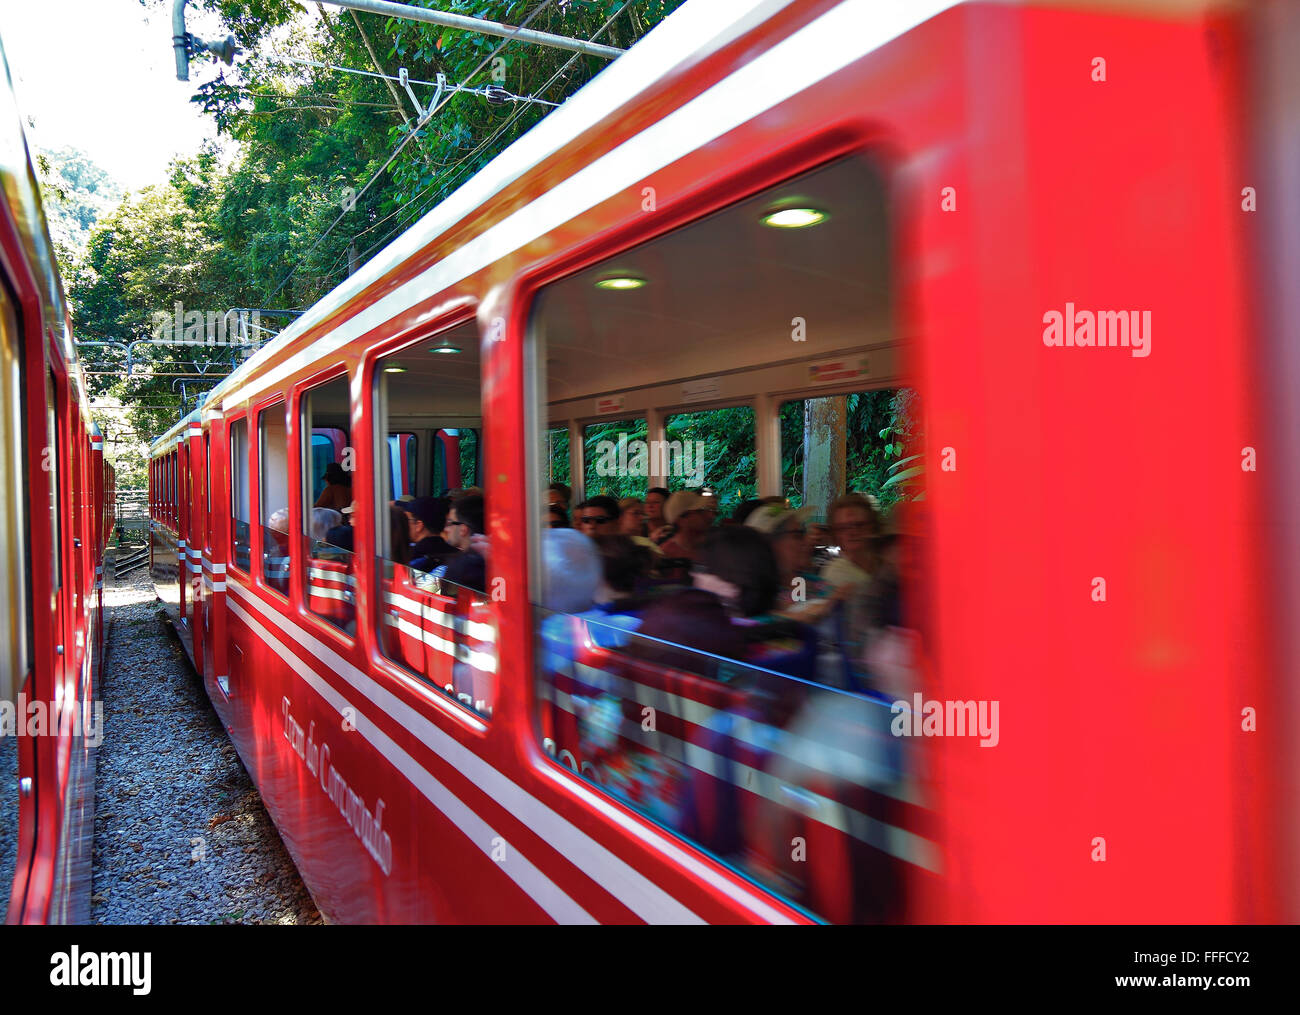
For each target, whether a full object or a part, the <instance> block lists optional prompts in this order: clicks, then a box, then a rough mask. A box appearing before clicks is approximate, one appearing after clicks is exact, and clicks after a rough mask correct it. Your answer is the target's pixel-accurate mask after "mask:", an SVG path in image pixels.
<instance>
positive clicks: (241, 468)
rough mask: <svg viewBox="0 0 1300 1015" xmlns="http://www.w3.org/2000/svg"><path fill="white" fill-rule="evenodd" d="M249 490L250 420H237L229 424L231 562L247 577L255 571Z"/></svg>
mask: <svg viewBox="0 0 1300 1015" xmlns="http://www.w3.org/2000/svg"><path fill="white" fill-rule="evenodd" d="M249 488H250V487H249V482H248V420H246V419H237V420H235V421H234V422H233V423H231V424H230V518H231V523H230V560H231V563H232V565H233V566H234V567H237V568H239V570H241V571H243V572H244V573H245V574H249V573H251V572H252V570H253V569H252V567H251V566H250V563H249V561H250V558H251V556H252V552H253V551H252V541H251V536H250V533H249V524H250V522H251V521H252V518H253V513H252V509H251V508H250V506H249V505H250V501H251V498H250V497H249Z"/></svg>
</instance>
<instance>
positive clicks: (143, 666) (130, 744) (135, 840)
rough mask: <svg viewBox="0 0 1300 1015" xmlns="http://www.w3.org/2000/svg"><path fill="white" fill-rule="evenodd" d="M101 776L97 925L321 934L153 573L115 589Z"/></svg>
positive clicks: (108, 592)
mask: <svg viewBox="0 0 1300 1015" xmlns="http://www.w3.org/2000/svg"><path fill="white" fill-rule="evenodd" d="M104 570H105V572H106V578H105V582H104V584H105V596H106V598H105V605H106V607H110V608H111V609H112V610H113V621H112V627H111V629H110V632H109V647H108V656H107V659H106V660H105V667H104V684H103V691H102V693H103V701H104V733H103V736H104V739H103V742H102V743H101V744H100V746H99V761H98V771H97V772H96V776H95V789H96V801H95V810H96V813H95V847H94V889H93V895H92V897H91V919H92V920H93V922H95V923H104V924H118V923H152V924H168V923H178V924H220V923H292V924H299V923H308V924H311V923H320V922H321V918H320V914H319V913H318V912H317V911H316V907H315V905H314V904H313V903H312V901H311V896H310V895H308V893H307V889H306V887H305V886H304V885H303V883H302V880H301V878H299V876H298V872H297V870H296V869H295V868H294V865H293V861H292V860H291V859H290V858H289V854H288V853H287V852H286V851H285V849H284V845H283V843H281V841H280V837H279V835H278V834H277V833H276V830H275V826H274V825H272V824H271V819H270V817H269V816H268V815H267V813H266V810H265V809H264V808H263V807H262V801H261V798H260V797H259V796H258V794H257V790H256V789H254V788H253V783H252V780H250V779H249V777H248V773H247V772H245V771H244V767H243V765H242V764H241V763H240V761H239V755H238V754H236V752H235V748H234V747H233V746H232V745H231V743H230V740H229V738H228V737H227V736H226V732H225V729H224V728H223V727H222V725H221V722H220V720H219V719H218V718H217V714H216V712H214V711H213V709H212V705H211V703H210V702H209V701H208V697H207V694H206V692H205V691H204V690H203V686H202V683H201V682H200V680H199V678H198V676H197V674H195V672H194V670H193V668H192V667H191V666H190V664H189V660H188V658H186V655H185V651H184V649H182V648H181V645H180V642H179V641H178V640H177V639H176V637H175V636H174V635H173V634H172V633H171V632H170V631H169V630H168V629H167V627H166V625H165V623H164V621H163V620H162V619H160V609H161V607H160V604H159V603H158V602H157V601H156V600H155V598H154V593H153V586H152V585H151V584H150V582H149V577H148V572H147V569H143V568H142V569H140V570H138V571H136V572H134V573H133V574H129V575H124V576H123V578H122V580H121V584H120V585H115V584H114V583H113V582H112V581H111V580H110V579H109V578H108V577H107V574H111V571H110V569H109V568H108V567H105V568H104Z"/></svg>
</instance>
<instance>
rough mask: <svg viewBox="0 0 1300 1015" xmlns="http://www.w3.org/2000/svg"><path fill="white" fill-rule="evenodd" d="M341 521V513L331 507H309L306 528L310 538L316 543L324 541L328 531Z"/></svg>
mask: <svg viewBox="0 0 1300 1015" xmlns="http://www.w3.org/2000/svg"><path fill="white" fill-rule="evenodd" d="M342 521H343V513H342V512H341V511H335V510H334V509H333V508H323V507H314V508H312V509H311V521H310V522H309V523H308V529H309V530H310V533H311V538H312V539H313V540H315V541H316V542H318V543H323V542H326V541H327V539H328V536H329V532H330V530H331V529H333V528H334V527H335V526H336V525H339V524H340V523H341V522H342Z"/></svg>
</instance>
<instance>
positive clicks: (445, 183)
mask: <svg viewBox="0 0 1300 1015" xmlns="http://www.w3.org/2000/svg"><path fill="white" fill-rule="evenodd" d="M631 4H632V0H625V2H624V3H623V5H622V6H621V7H620V8H619V9H618V10H616V11H615V12H614V13H613V14H612V15H610V17H609V18H608V19H607V20H606V21H605V23H604V24H603V25H601V26H600V27H599V28H598V29H596V31H595V32H593V33H592V36H591V38H592V40H595V39H598V38H599V37H600V36H601V35H603V34H604V33H605V32H606V31H607V30H608V29H609V27H610V25H612V24H613V23H614V22H615V21H616V20H617V19H618V17H619V15H621V14H622V13H623V12H624V11H625V10H627V8H628V7H630V6H631ZM580 55H581V54H579V53H575V54H574V55H573V56H571V57H569V59H568V60H566V61H565V62H564V64H563V65H561V66H560V67H559V69H557V70H556V71H555V73H554V74H552V75H551V76H550V77H549V78H548V79H547V80H546V82H545V84H543V85H542V86H541V87H540V88H538V89H537V90H536V91H535V92H534V94H535V95H544V94H546V91H547V89H549V88H550V87H551V85H553V84H554V83H555V81H556V80H557V79H558V78H559V77H560V76H561V75H562V74H565V73H567V72H568V71H569V69H570V68H571V67H572V66H573V64H574V63H575V62H576V61H577V59H578V57H579V56H580ZM555 105H556V106H558V105H559V103H555ZM523 113H524V107H520V108H518V109H516V110H515V111H514V112H513V113H511V114H510V116H509V117H508V118H507V119H506V120H505V121H504V122H503V123H502V124H501V125H500V126H498V127H497V128H496V130H494V131H493V132H492V133H491V134H490V135H489V136H488V137H487V138H486V139H485V140H484V141H482V142H481V143H480V144H479V145H477V146H476V147H475V148H474V150H473V151H471V152H469V153H468V154H467V155H464V156H462V157H461V158H459V159H457V160H456V161H455V162H454V163H452V166H451V168H453V169H456V168H458V167H460V166H462V165H463V164H465V163H466V162H467V161H468V160H469V159H472V158H473V157H474V156H475V155H477V154H478V153H479V152H480V151H482V150H483V148H484V147H486V146H487V145H489V144H491V143H492V142H493V141H495V140H496V139H497V138H498V137H500V136H501V134H502V133H504V132H505V131H506V130H507V129H508V128H509V127H510V126H511V125H512V124H513V123H514V122H515V121H517V120H518V119H519V117H520V116H522V115H523ZM463 172H464V171H463V170H460V171H459V172H457V173H456V174H455V175H453V176H452V177H451V179H450V180H435V181H433V182H431V183H430V184H429V185H428V186H427V187H425V188H424V189H423V190H421V191H420V192H419V193H418V194H416V195H415V197H413V198H412V199H411V200H410V201H409V202H408V203H406V204H404V205H402V206H400V207H398V208H397V209H395V210H394V211H392V212H389V214H388V215H385V216H384V217H383V218H382V219H379V220H378V221H376V222H373V223H371V224H370V225H369V226H367V227H366V228H365V229H363V230H361V232H359V233H357V234H355V235H354V236H353V237H352V238H353V240H356V239H357V238H358V237H360V236H364V235H365V234H366V233H368V232H370V231H371V230H372V229H374V228H376V227H377V226H378V225H380V224H381V223H382V222H385V221H387V220H388V219H390V218H392V217H393V216H395V215H396V216H400V218H399V224H398V228H397V229H394V230H390V231H389V232H388V233H387V234H386V235H385V236H384V237H383V239H381V240H379V242H378V243H375V244H372V245H371V246H370V247H368V248H367V249H366V250H365V251H364V252H363V253H361V254H359V255H358V258H357V259H358V260H359V261H364V260H365V259H366V257H367V256H369V255H370V254H371V253H372V252H373V251H375V250H378V249H379V248H380V247H382V246H383V245H384V244H385V243H388V242H390V241H391V240H392V239H393V238H394V237H395V236H397V235H399V234H400V233H401V231H402V230H403V229H405V228H406V227H407V226H409V224H410V223H412V222H414V221H416V220H417V219H418V218H419V217H420V215H422V214H424V212H425V211H427V210H428V209H429V208H430V207H432V205H433V203H434V198H436V197H437V195H436V194H435V195H433V196H432V197H430V198H429V199H428V200H426V201H425V202H424V203H423V204H419V201H420V199H421V198H422V197H423V196H424V195H425V194H428V193H429V192H430V191H432V190H434V189H435V188H437V187H439V186H440V185H441V186H442V187H443V189H444V190H445V189H446V188H447V187H449V186H451V184H452V183H454V182H456V180H457V179H458V178H459V177H460V176H461V175H463ZM417 205H418V209H417V211H416V213H415V214H414V215H412V216H411V217H410V218H409V219H407V218H405V215H406V214H407V213H409V212H410V211H411V209H412V208H413V207H417ZM346 253H347V251H346V250H345V251H344V252H343V253H342V254H340V255H339V256H338V257H336V258H335V259H334V262H333V264H331V266H330V267H331V270H332V269H333V268H334V267H335V266H337V265H338V263H339V261H341V260H342V259H343V256H344V254H346Z"/></svg>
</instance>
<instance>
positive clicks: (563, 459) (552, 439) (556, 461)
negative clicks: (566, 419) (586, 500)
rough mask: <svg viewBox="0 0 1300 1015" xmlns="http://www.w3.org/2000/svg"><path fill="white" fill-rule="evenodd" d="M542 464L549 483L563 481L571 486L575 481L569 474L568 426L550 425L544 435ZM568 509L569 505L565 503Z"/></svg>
mask: <svg viewBox="0 0 1300 1015" xmlns="http://www.w3.org/2000/svg"><path fill="white" fill-rule="evenodd" d="M542 465H543V468H544V469H545V474H544V475H545V479H546V483H547V485H550V484H551V483H563V484H564V485H565V486H570V485H571V484H572V482H573V480H572V478H571V477H570V474H569V469H570V455H569V428H568V427H567V426H553V427H549V428H548V429H547V430H546V432H545V433H544V434H543V435H542ZM565 508H566V510H567V508H568V505H565Z"/></svg>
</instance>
